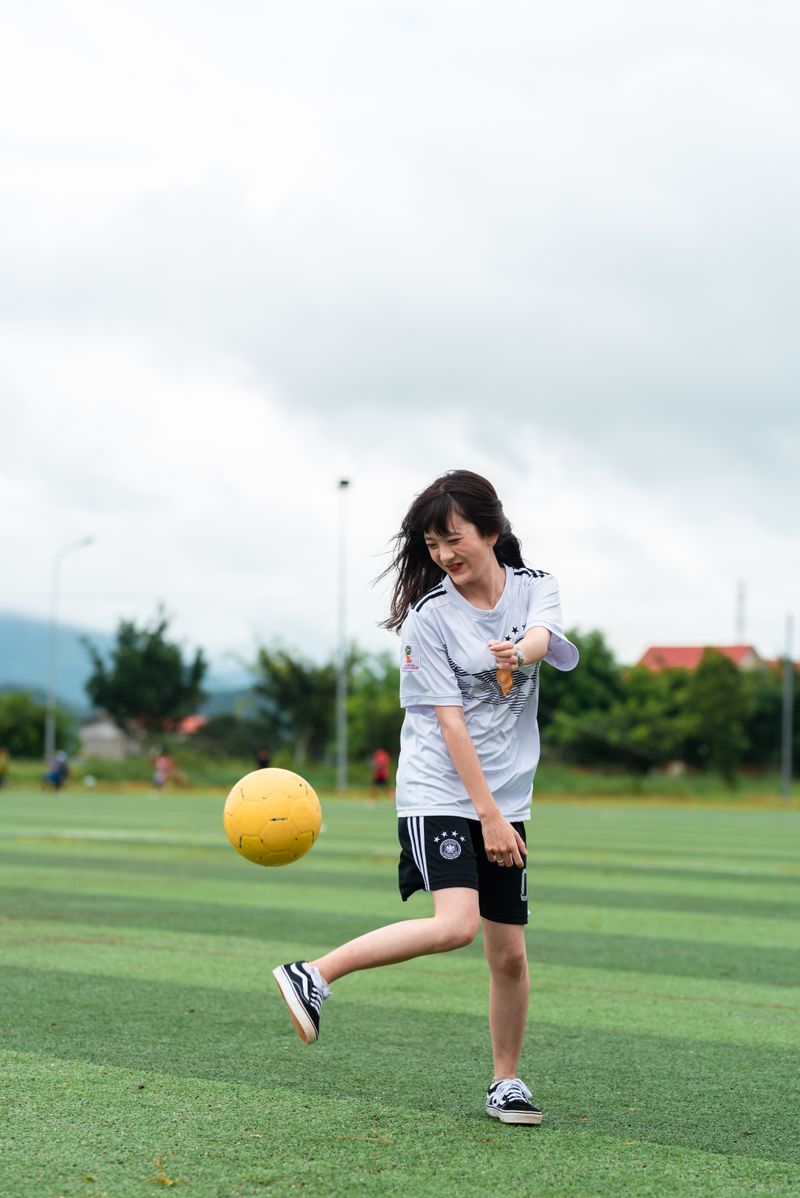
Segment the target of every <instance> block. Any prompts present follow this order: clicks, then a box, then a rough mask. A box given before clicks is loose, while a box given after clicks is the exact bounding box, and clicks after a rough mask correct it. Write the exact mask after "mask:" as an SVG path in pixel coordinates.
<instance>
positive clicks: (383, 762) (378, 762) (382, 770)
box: [369, 747, 392, 799]
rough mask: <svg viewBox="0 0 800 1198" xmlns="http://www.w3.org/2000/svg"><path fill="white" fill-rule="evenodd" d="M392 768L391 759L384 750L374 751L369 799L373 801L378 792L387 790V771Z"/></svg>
mask: <svg viewBox="0 0 800 1198" xmlns="http://www.w3.org/2000/svg"><path fill="white" fill-rule="evenodd" d="M391 768H392V759H391V757H390V756H389V754H388V753H387V752H386V750H385V749H384V748H383V747H381V748H378V749H376V750H375V752H374V753H373V754H372V786H371V787H370V792H369V793H370V798H372V799H374V798H375V796H376V795H377V793H378V790H379V789H380V790H384V791H387V793H388V789H389V771H390V770H391Z"/></svg>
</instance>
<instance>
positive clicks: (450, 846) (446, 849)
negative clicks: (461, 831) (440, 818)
mask: <svg viewBox="0 0 800 1198" xmlns="http://www.w3.org/2000/svg"><path fill="white" fill-rule="evenodd" d="M462 839H463V838H462ZM439 853H440V855H441V856H442V857H444V859H445V861H455V859H456V857H460V856H461V845H460V844H459V843H458V841H457V840H454V839H453V837H452V836H445V837H444V839H443V840H442V842H441V844H440V845H439Z"/></svg>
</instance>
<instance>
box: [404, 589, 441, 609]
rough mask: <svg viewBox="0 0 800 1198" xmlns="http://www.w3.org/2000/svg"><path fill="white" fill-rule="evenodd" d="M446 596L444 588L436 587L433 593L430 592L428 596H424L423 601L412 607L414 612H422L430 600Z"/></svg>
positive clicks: (420, 600)
mask: <svg viewBox="0 0 800 1198" xmlns="http://www.w3.org/2000/svg"><path fill="white" fill-rule="evenodd" d="M446 594H447V591H446V590H445V589H444V587H434V588H433V590H432V591H428V593H427V595H423V596H422V598H421V599H419V600H418V601H417V602H416V603H414V604H413V605H412V606H413V608H414V611H421V610H422V608H423V607H424V606H425V604H426V603H427V602H428V600H429V599H437V598H438V597H439V595H446Z"/></svg>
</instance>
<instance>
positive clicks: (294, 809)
mask: <svg viewBox="0 0 800 1198" xmlns="http://www.w3.org/2000/svg"><path fill="white" fill-rule="evenodd" d="M223 821H224V823H225V831H226V833H227V835H228V840H229V841H230V842H231V844H232V845H233V847H234V848H235V849H236V851H237V852H239V853H241V854H242V856H243V857H246V858H247V860H248V861H255V863H256V864H257V865H291V863H292V861H297V859H298V858H299V857H302V856H303V854H304V853H307V852H308V850H309V849H310V848H311V846H312V844H313V843H314V841H315V840H316V839H317V837H318V836H319V829H320V824H321V823H322V808H321V807H320V805H319V799H318V798H317V796H316V794H315V792H314V790H313V789H312V788H311V787H310V786H309V785H308V783H307V782H306V780H305V779H304V778H301V777H300V775H299V774H293V773H292V771H291V770H278V769H268V770H254V771H253V773H252V774H245V776H244V778H241V779H240V780H239V781H238V782H237V783H236V785H235V786H234V787H232V789H231V792H230V794H229V795H228V797H227V799H226V800H225V810H224V812H223Z"/></svg>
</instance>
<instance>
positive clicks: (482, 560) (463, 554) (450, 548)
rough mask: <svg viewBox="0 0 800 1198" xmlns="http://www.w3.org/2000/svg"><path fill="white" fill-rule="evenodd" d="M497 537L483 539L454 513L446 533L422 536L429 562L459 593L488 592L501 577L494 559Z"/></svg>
mask: <svg viewBox="0 0 800 1198" xmlns="http://www.w3.org/2000/svg"><path fill="white" fill-rule="evenodd" d="M496 541H497V534H496V533H491V534H490V535H489V536H486V537H484V536H483V535H482V534H481V533H480V532H479V531H478V529H477V528H476V527H475V525H474V524H470V522H469V521H468V520H465V519H464V517H463V516H461V515H459V513H458V512H457V511H456V510H455V509H454V510H453V511H452V512H451V514H450V520H449V523H448V527H447V529H445V531H444V532H435V531H434V530H433V529H429V530H428V531H427V532H426V533H425V544H426V546H427V548H428V552H429V553H430V555H431V557H432V559H433V560H434V562H435V563H436V565H437V566H439V567H440V569H442V570H444V571H445V572H446V573H447V574H448V575H449V576H450V578H452V580H453V582H454V583H455V585H456V586H457V587H458V588H459V589H460V590H464V589H468V590H475V589H476V588H478V589H484V588H486V589H491V588H492V586H493V585H496V582H497V578H498V575H502V574H503V570H502V567H501V566H500V565H499V563H498V561H497V558H496V557H495V555H494V545H495V542H496Z"/></svg>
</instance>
